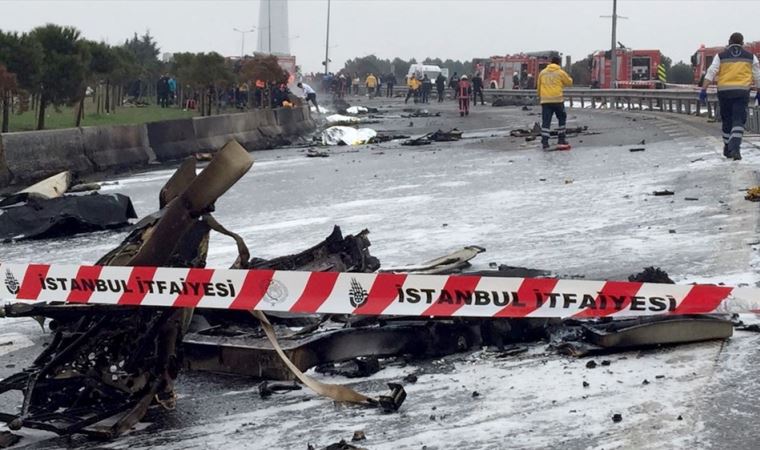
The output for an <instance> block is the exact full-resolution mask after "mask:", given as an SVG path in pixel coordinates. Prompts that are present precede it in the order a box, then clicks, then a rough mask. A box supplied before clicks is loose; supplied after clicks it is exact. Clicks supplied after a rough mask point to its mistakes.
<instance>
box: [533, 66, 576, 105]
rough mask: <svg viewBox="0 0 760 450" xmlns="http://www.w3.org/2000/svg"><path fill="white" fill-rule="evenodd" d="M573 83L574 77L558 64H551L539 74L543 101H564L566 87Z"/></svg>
mask: <svg viewBox="0 0 760 450" xmlns="http://www.w3.org/2000/svg"><path fill="white" fill-rule="evenodd" d="M572 85H573V79H572V78H570V75H568V74H567V72H565V71H564V70H562V68H561V67H560V66H559V65H557V64H549V65H548V66H546V69H544V70H542V71H541V73H539V74H538V96H539V98H540V99H541V103H563V102H564V101H565V97H564V89H565V88H566V87H569V86H572Z"/></svg>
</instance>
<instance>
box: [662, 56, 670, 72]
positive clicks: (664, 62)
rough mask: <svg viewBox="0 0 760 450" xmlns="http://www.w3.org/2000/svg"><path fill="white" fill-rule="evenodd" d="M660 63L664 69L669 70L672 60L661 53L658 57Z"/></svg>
mask: <svg viewBox="0 0 760 450" xmlns="http://www.w3.org/2000/svg"><path fill="white" fill-rule="evenodd" d="M660 64H662V65H663V66H665V70H670V67H671V66H672V65H673V60H672V59H670V58H668V57H667V56H665V55H662V58H660Z"/></svg>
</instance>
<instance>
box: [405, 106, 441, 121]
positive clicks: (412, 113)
mask: <svg viewBox="0 0 760 450" xmlns="http://www.w3.org/2000/svg"><path fill="white" fill-rule="evenodd" d="M404 112H406V113H409V114H401V117H402V118H403V119H411V118H414V117H440V116H441V113H439V112H437V113H431V112H430V111H428V110H427V109H411V108H407V109H404Z"/></svg>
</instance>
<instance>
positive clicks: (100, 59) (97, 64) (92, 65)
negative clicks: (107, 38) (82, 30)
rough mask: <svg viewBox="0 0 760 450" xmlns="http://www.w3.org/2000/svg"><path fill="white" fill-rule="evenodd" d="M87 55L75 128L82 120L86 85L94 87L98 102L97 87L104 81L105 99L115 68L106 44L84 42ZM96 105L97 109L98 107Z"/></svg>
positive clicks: (113, 59)
mask: <svg viewBox="0 0 760 450" xmlns="http://www.w3.org/2000/svg"><path fill="white" fill-rule="evenodd" d="M85 46H86V47H87V51H88V55H89V56H90V58H89V62H88V65H87V69H86V80H85V81H86V83H85V85H84V86H83V87H82V91H81V94H80V99H79V108H78V109H77V119H76V126H77V127H78V126H80V125H81V123H82V119H83V118H84V98H85V96H86V94H87V85H88V84H91V85H92V86H94V87H95V94H96V95H95V99H96V100H97V101H98V102H99V101H100V99H99V98H98V95H97V93H98V86H99V85H100V84H101V82H102V81H106V97H108V90H109V87H110V81H109V79H108V77H109V75H110V74H111V73H112V72H113V70H114V69H115V67H116V55H115V54H114V52H113V51H112V50H111V47H109V46H108V44H106V43H103V42H87V41H86V42H85ZM99 105H100V104H99V103H98V107H99Z"/></svg>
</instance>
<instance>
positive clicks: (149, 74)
mask: <svg viewBox="0 0 760 450" xmlns="http://www.w3.org/2000/svg"><path fill="white" fill-rule="evenodd" d="M124 48H125V49H126V50H127V51H129V52H130V53H131V54H132V56H133V57H134V60H135V62H136V63H137V66H138V67H139V68H140V73H139V74H138V77H137V78H138V80H139V82H140V88H139V89H138V91H137V92H136V93H134V94H135V96H136V97H142V95H143V93H144V92H143V89H142V85H147V86H149V92H152V91H153V88H154V87H155V86H156V83H157V82H158V79H159V76H160V74H161V61H159V60H158V55H159V53H160V52H161V49H160V48H159V47H158V43H157V42H156V41H155V40H154V39H153V36H151V35H150V32H149V31H146V32H145V34H143V35H142V36H139V37H138V36H137V33H135V35H134V36H133V37H132V39H127V41H126V42H124Z"/></svg>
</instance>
